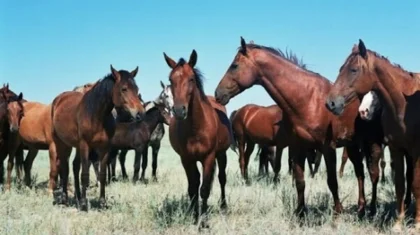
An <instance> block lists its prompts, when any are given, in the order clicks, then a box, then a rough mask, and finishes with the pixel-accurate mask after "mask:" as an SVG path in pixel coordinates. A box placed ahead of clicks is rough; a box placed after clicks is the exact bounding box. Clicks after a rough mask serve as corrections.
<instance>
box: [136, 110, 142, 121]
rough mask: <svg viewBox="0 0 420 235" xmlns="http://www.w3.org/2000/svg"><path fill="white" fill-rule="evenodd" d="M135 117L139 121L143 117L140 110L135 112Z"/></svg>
mask: <svg viewBox="0 0 420 235" xmlns="http://www.w3.org/2000/svg"><path fill="white" fill-rule="evenodd" d="M136 119H137V120H139V121H140V120H142V119H143V115H142V114H141V113H140V112H137V114H136Z"/></svg>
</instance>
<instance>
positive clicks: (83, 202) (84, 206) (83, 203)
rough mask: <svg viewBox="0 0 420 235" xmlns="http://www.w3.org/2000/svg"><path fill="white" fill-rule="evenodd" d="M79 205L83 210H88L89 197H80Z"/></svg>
mask: <svg viewBox="0 0 420 235" xmlns="http://www.w3.org/2000/svg"><path fill="white" fill-rule="evenodd" d="M79 206H80V210H81V211H86V212H87V211H88V203H87V199H86V198H82V199H80V203H79Z"/></svg>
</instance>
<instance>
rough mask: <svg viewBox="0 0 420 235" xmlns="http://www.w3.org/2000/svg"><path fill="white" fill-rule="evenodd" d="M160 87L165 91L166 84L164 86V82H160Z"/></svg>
mask: <svg viewBox="0 0 420 235" xmlns="http://www.w3.org/2000/svg"><path fill="white" fill-rule="evenodd" d="M160 86H161V87H162V89H165V84H163V82H162V80H160Z"/></svg>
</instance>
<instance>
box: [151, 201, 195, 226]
mask: <svg viewBox="0 0 420 235" xmlns="http://www.w3.org/2000/svg"><path fill="white" fill-rule="evenodd" d="M150 207H151V208H150V209H151V210H152V213H153V219H154V221H155V223H156V225H157V226H158V227H162V228H168V227H171V226H173V225H184V224H193V216H192V213H191V211H190V210H189V208H190V199H189V197H187V196H182V197H181V198H177V197H175V196H173V197H169V196H166V197H165V199H164V200H163V201H162V202H160V203H157V204H154V205H151V206H150Z"/></svg>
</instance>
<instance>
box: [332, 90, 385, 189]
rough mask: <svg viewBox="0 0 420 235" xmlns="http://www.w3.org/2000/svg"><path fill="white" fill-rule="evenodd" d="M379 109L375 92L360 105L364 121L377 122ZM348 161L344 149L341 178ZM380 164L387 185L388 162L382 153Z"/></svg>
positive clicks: (340, 171)
mask: <svg viewBox="0 0 420 235" xmlns="http://www.w3.org/2000/svg"><path fill="white" fill-rule="evenodd" d="M379 109H380V102H379V100H378V96H377V94H376V93H375V92H373V91H370V92H368V93H367V94H366V95H365V96H363V99H362V102H361V103H360V106H359V114H360V117H361V118H362V119H363V120H366V121H370V120H373V119H374V118H375V120H377V119H378V118H379V117H378V116H377V115H380V114H379ZM378 123H379V122H378ZM347 160H348V154H347V150H346V149H345V148H344V149H343V155H342V157H341V166H340V170H339V176H340V178H341V177H343V172H344V166H345V165H346V163H347ZM379 164H380V166H381V169H382V171H381V172H382V177H381V181H382V183H385V181H386V177H385V166H386V162H385V154H384V153H383V152H382V155H381V159H380V163H379Z"/></svg>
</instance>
